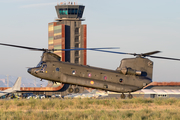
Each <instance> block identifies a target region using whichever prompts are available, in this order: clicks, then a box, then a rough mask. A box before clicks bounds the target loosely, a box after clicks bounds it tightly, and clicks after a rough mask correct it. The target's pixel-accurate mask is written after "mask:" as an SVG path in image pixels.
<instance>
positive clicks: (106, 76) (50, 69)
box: [0, 43, 180, 99]
mask: <svg viewBox="0 0 180 120" xmlns="http://www.w3.org/2000/svg"><path fill="white" fill-rule="evenodd" d="M0 45H5V46H11V47H17V48H24V49H29V50H36V51H43V54H42V57H41V61H40V62H39V64H38V65H37V66H36V67H33V68H29V69H28V73H30V74H31V75H33V76H35V77H38V78H40V79H45V80H49V81H53V82H61V83H63V84H71V85H78V86H84V87H89V88H95V89H101V90H105V91H113V92H119V93H122V94H121V98H122V99H124V98H125V97H126V96H125V94H124V93H129V94H128V98H132V97H133V96H132V94H131V92H134V91H137V90H140V89H142V88H143V87H144V86H146V85H148V84H149V83H151V82H152V72H153V62H152V61H151V60H149V59H147V58H145V57H151V58H159V59H169V60H178V61H180V59H176V58H169V57H159V56H152V55H153V54H156V53H159V52H160V51H154V52H149V53H143V54H136V53H124V52H114V51H107V50H103V49H108V48H75V49H52V50H48V49H39V48H33V47H25V46H18V45H11V44H4V43H0ZM57 50H62V51H71V50H94V51H100V52H108V53H116V54H128V55H133V56H136V58H125V59H122V60H121V64H120V66H119V67H118V68H117V69H116V70H108V69H102V68H97V67H91V66H84V65H79V64H73V63H69V62H62V61H60V60H61V58H60V57H59V56H58V55H56V54H54V53H52V51H57ZM72 90H73V89H72Z"/></svg>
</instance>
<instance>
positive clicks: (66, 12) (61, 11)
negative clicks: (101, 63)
mask: <svg viewBox="0 0 180 120" xmlns="http://www.w3.org/2000/svg"><path fill="white" fill-rule="evenodd" d="M59 14H60V15H68V10H67V8H64V9H59Z"/></svg>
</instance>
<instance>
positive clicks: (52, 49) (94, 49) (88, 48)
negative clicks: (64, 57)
mask: <svg viewBox="0 0 180 120" xmlns="http://www.w3.org/2000/svg"><path fill="white" fill-rule="evenodd" d="M99 49H119V47H105V48H73V49H52V51H73V50H99ZM49 51H51V50H49Z"/></svg>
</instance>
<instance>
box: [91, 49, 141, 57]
mask: <svg viewBox="0 0 180 120" xmlns="http://www.w3.org/2000/svg"><path fill="white" fill-rule="evenodd" d="M94 51H100V52H107V53H115V54H126V55H134V56H136V55H138V54H136V53H125V52H115V51H108V50H98V49H94Z"/></svg>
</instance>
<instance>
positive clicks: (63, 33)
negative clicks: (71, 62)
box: [61, 24, 65, 62]
mask: <svg viewBox="0 0 180 120" xmlns="http://www.w3.org/2000/svg"><path fill="white" fill-rule="evenodd" d="M62 49H65V25H64V24H62ZM61 61H64V62H65V51H62V58H61Z"/></svg>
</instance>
